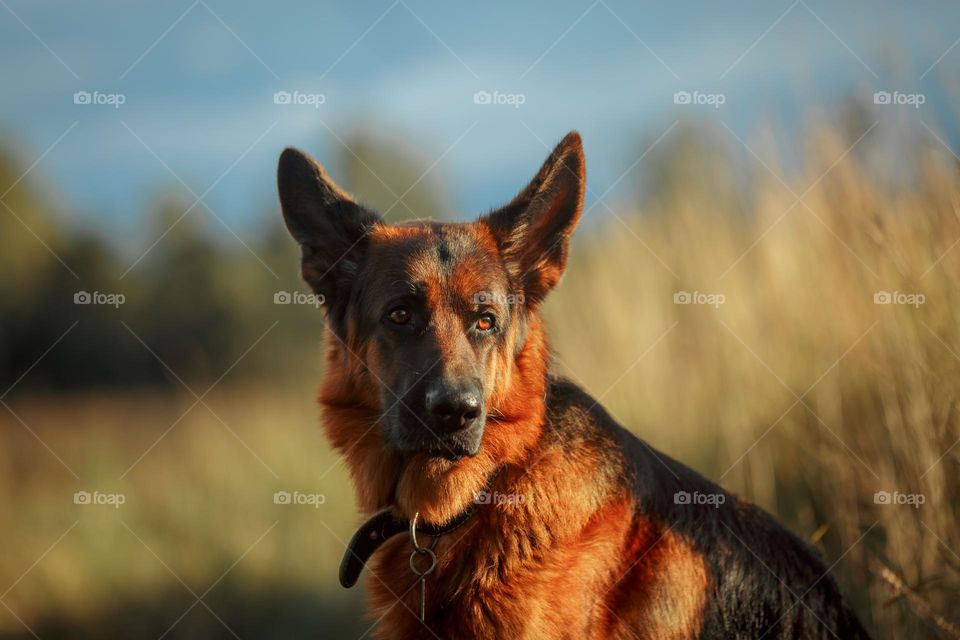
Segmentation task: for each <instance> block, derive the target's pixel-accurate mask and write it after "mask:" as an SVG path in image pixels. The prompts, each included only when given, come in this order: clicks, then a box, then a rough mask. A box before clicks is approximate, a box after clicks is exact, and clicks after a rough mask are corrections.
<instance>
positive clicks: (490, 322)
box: [477, 313, 497, 332]
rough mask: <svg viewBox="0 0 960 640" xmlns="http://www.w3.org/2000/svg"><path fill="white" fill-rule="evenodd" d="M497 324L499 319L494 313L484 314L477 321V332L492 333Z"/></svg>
mask: <svg viewBox="0 0 960 640" xmlns="http://www.w3.org/2000/svg"><path fill="white" fill-rule="evenodd" d="M496 324H497V319H496V318H495V317H493V314H492V313H484V314H482V315H481V316H480V317H479V318H478V319H477V331H483V332H486V331H490V330H491V329H493V327H494V326H495V325H496Z"/></svg>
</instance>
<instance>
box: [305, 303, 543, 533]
mask: <svg viewBox="0 0 960 640" xmlns="http://www.w3.org/2000/svg"><path fill="white" fill-rule="evenodd" d="M514 354H515V355H514ZM547 359H548V347H547V342H546V337H545V333H544V328H543V323H542V321H541V320H540V318H539V317H538V316H536V315H535V314H531V315H530V318H529V326H528V330H527V332H526V336H525V340H524V342H523V344H522V345H520V346H518V348H517V349H516V350H511V351H510V352H509V355H507V356H504V360H503V362H500V363H497V365H496V380H495V384H494V389H493V393H492V394H491V396H490V400H489V403H490V410H489V412H488V418H487V424H486V426H485V429H484V435H483V443H482V446H481V448H480V452H479V453H478V454H477V455H476V456H474V457H472V458H463V459H461V460H459V461H457V462H451V461H448V460H445V459H441V458H437V457H434V456H429V455H427V454H413V455H411V454H404V453H401V452H398V451H395V450H393V449H392V448H390V447H389V446H388V445H387V444H386V441H385V440H384V437H383V434H382V432H381V427H380V424H379V422H378V420H379V418H380V415H381V410H382V409H381V407H380V406H379V401H378V399H377V397H376V393H374V389H375V387H374V385H371V384H370V383H369V380H367V379H366V378H368V377H369V374H368V373H365V371H364V367H363V364H362V354H359V353H358V352H357V351H355V350H348V349H346V348H345V346H344V344H343V343H342V342H341V341H340V339H339V337H337V336H334V335H330V334H329V329H328V337H327V374H326V376H325V378H324V381H323V384H322V386H321V388H320V393H319V402H320V405H321V413H322V417H323V422H324V429H325V431H326V434H327V437H328V439H329V440H330V443H331V445H332V446H333V447H334V449H336V450H337V451H338V452H339V453H340V454H341V455H343V456H344V458H345V461H346V464H347V468H348V470H349V472H350V475H351V478H352V480H353V483H354V487H355V489H356V497H357V502H358V506H359V507H360V509H361V511H363V512H364V513H366V514H372V513H373V512H375V511H378V510H380V509H384V508H388V507H389V508H392V509H394V511H395V512H396V513H397V515H398V516H399V517H401V518H406V519H410V518H412V517H413V514H414V513H417V512H419V513H420V517H421V518H422V519H423V521H424V522H427V523H430V524H433V525H437V526H442V525H444V524H445V523H448V522H450V521H451V520H453V519H454V518H455V517H456V516H457V515H458V514H459V513H461V512H462V511H463V510H464V509H465V508H466V507H467V506H468V505H469V504H470V503H471V502H472V501H473V500H474V496H475V494H476V493H478V492H479V491H480V490H482V489H483V487H484V486H485V484H486V482H487V480H488V478H489V477H490V475H491V474H492V473H493V471H494V470H495V469H496V468H497V467H499V466H502V465H522V464H523V463H524V462H525V461H526V460H527V458H528V457H529V456H530V455H531V451H532V449H533V446H534V445H535V444H536V442H537V440H538V439H539V438H540V435H541V433H542V432H543V421H544V415H545V411H546V407H545V404H544V396H545V393H546V389H547V368H546V362H547Z"/></svg>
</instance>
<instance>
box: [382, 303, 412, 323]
mask: <svg viewBox="0 0 960 640" xmlns="http://www.w3.org/2000/svg"><path fill="white" fill-rule="evenodd" d="M387 318H388V319H389V320H390V322H392V323H393V324H407V323H408V322H410V310H409V309H407V308H406V307H394V308H393V309H391V310H390V313H388V314H387Z"/></svg>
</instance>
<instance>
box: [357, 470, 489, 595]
mask: <svg viewBox="0 0 960 640" xmlns="http://www.w3.org/2000/svg"><path fill="white" fill-rule="evenodd" d="M499 473H500V469H499V468H498V469H497V470H496V471H494V472H493V474H492V475H491V476H490V478H489V480H488V481H487V485H486V487H485V488H484V491H489V490H490V486H491V485H492V484H493V481H494V480H495V479H496V477H497V475H498V474H499ZM475 511H476V505H475V504H474V503H471V504H469V505H467V508H466V509H464V510H463V511H461V512H460V513H459V514H457V516H456V517H455V518H454V519H453V520H451V521H450V522H448V523H447V524H446V525H444V526H442V527H434V526H431V525H428V524H418V525H417V533H418V534H423V535H424V536H425V537H433V538H438V537H440V536H442V535H446V534H448V533H450V532H451V531H453V530H454V529H456V528H457V527H460V526H462V525H463V524H464V523H465V522H466V521H467V520H469V519H470V517H471V516H472V515H473V514H474V512H475ZM409 530H410V521H409V520H406V519H404V520H398V519H397V518H395V517H394V515H393V513H392V512H391V511H390V509H384V510H383V511H379V512H377V513H376V514H375V515H374V516H373V517H372V518H370V519H369V520H367V521H366V522H364V523H363V524H362V525H361V526H360V528H359V529H357V532H356V533H354V534H353V537H352V538H350V543H349V544H348V545H347V552H346V553H345V554H343V560H341V561H340V584H341V585H343V586H344V587H346V588H348V589H349V588H350V587H352V586H353V585H355V584H357V580H358V579H359V578H360V572H362V571H363V568H364V567H365V566H366V564H367V561H368V560H369V559H370V556H372V555H373V554H374V552H375V551H376V550H377V549H379V548H380V547H381V546H382V545H383V543H384V542H386V541H387V540H389V539H390V538H392V537H393V536H395V535H397V534H400V533H404V532H406V531H409Z"/></svg>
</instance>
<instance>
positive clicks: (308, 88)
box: [0, 0, 960, 243]
mask: <svg viewBox="0 0 960 640" xmlns="http://www.w3.org/2000/svg"><path fill="white" fill-rule="evenodd" d="M958 18H960V6H958V5H956V4H951V3H946V2H943V3H940V2H916V3H903V2H848V3H832V2H822V1H813V0H808V1H804V2H752V3H736V2H724V3H722V6H721V3H717V2H711V1H707V2H680V3H662V4H660V3H637V2H626V1H615V0H603V1H602V2H592V1H586V2H566V3H557V2H542V3H540V2H538V3H534V2H524V3H517V2H508V1H500V0H496V1H488V2H484V3H481V4H473V5H469V4H467V5H465V4H462V3H450V2H419V1H417V0H403V1H402V2H399V1H398V2H393V1H388V2H356V3H349V4H348V3H341V4H339V5H336V4H330V3H319V2H291V3H282V4H281V3H268V2H245V3H231V2H226V0H202V1H197V2H195V1H194V0H182V1H177V2H163V3H158V2H126V1H125V2H121V1H119V0H115V1H102V2H84V3H64V2H59V3H54V2H48V1H46V0H3V1H2V3H0V55H2V58H3V60H4V64H3V65H2V68H0V81H2V86H3V87H4V99H3V101H2V103H0V135H2V137H3V138H2V141H3V143H4V144H5V145H7V146H12V147H13V148H14V149H16V150H17V151H18V153H19V154H20V155H21V157H22V160H23V162H24V164H25V166H29V165H30V164H32V163H33V162H34V161H35V160H37V158H38V157H40V156H41V155H42V154H43V153H44V152H45V151H48V150H49V152H48V153H47V154H46V155H45V156H43V158H42V160H41V161H40V162H39V164H37V166H36V168H35V169H34V170H33V171H32V172H31V174H30V176H29V180H31V181H35V182H39V183H40V184H42V185H43V186H44V188H46V189H48V190H49V192H50V193H52V194H55V196H56V198H57V200H58V202H59V203H60V204H61V208H62V212H63V214H64V215H65V216H68V217H70V218H71V219H72V220H73V222H74V224H78V225H82V226H84V227H89V228H92V229H97V230H100V231H101V232H102V233H103V235H105V236H108V237H114V238H115V239H117V240H119V241H121V242H126V241H130V242H134V243H136V242H137V239H136V238H137V234H138V233H145V232H144V231H143V229H141V227H142V222H143V218H144V216H145V215H146V211H145V209H146V205H147V204H148V203H149V202H150V201H151V199H152V198H153V197H154V196H155V195H156V194H158V193H160V192H162V191H164V190H165V189H167V188H170V187H178V188H179V187H180V184H179V182H178V181H179V180H183V182H185V183H186V185H188V186H189V188H190V189H191V190H193V191H194V192H195V193H196V194H197V195H200V194H205V195H204V200H205V202H206V203H207V204H209V205H210V207H212V208H213V209H214V210H215V211H216V212H217V214H218V215H220V216H221V217H222V218H223V219H224V220H225V221H227V222H228V223H230V224H231V225H235V226H236V228H237V229H240V230H241V233H253V232H255V230H256V229H258V228H260V225H262V224H264V223H265V217H266V216H267V215H269V214H270V212H272V211H274V210H275V209H276V205H275V204H274V203H275V193H274V182H273V175H274V167H275V162H276V158H277V155H278V154H279V152H280V150H281V149H282V148H283V147H285V146H288V145H295V146H300V147H302V148H305V149H307V150H309V151H311V152H313V153H314V154H315V155H316V156H317V157H318V158H320V159H321V160H327V161H332V159H333V158H334V157H335V156H336V155H337V154H338V153H339V149H338V147H339V145H340V143H339V142H338V140H337V137H338V136H339V137H344V136H345V135H346V133H347V132H348V131H351V130H353V129H356V128H364V129H368V130H369V131H370V132H372V133H374V134H378V135H386V136H389V137H391V138H394V139H396V140H399V141H404V142H405V143H407V144H408V145H410V146H411V147H412V148H414V149H415V150H416V153H417V154H418V155H419V156H420V157H421V159H422V161H423V162H424V164H425V165H427V166H430V165H433V169H432V170H431V172H430V174H429V175H428V176H427V178H425V179H426V180H429V181H430V183H431V184H438V185H442V186H443V188H444V190H445V192H446V196H447V200H448V201H449V202H450V203H451V206H452V207H453V209H454V211H453V212H452V214H453V215H454V216H458V217H467V216H469V215H470V214H472V213H476V212H480V211H483V210H486V209H487V208H489V207H490V206H493V205H496V204H497V203H499V202H502V201H504V200H506V199H508V198H509V197H510V196H511V195H512V194H513V192H515V191H516V190H517V189H518V188H519V187H520V186H522V184H523V183H524V181H525V180H527V179H528V178H529V177H530V176H531V175H532V174H533V172H534V171H535V170H536V169H537V167H538V166H539V164H540V162H541V161H542V160H543V158H544V156H545V154H546V153H547V148H546V146H547V145H552V144H553V143H554V142H556V141H557V140H559V138H560V137H562V135H563V134H564V133H565V132H566V131H568V130H570V129H574V128H575V129H578V130H580V132H581V133H582V134H583V136H584V140H585V147H586V153H587V158H588V174H589V184H590V188H591V192H592V194H593V195H591V196H590V197H591V198H593V197H596V195H597V194H604V193H605V192H608V191H609V193H608V194H607V195H606V196H604V198H605V200H606V201H607V202H610V203H614V202H617V201H618V200H622V199H624V198H626V197H627V196H629V195H630V194H631V190H632V189H635V184H636V182H635V179H636V175H637V174H638V173H639V172H642V171H643V161H642V160H641V161H640V162H638V163H636V161H637V159H638V157H639V156H640V155H641V154H642V152H643V151H644V149H645V148H647V146H649V145H650V144H651V143H653V142H654V141H657V140H658V139H659V140H660V143H658V144H662V143H663V142H665V141H666V139H667V138H668V137H669V136H670V135H671V132H673V131H675V129H671V127H673V126H675V123H681V124H682V123H685V122H689V121H694V120H710V121H714V122H717V123H719V122H721V121H722V123H724V124H726V125H728V126H729V127H730V128H731V129H732V130H733V131H734V132H736V133H737V134H738V135H740V136H742V137H743V138H744V139H749V137H750V134H751V132H753V131H755V130H756V127H757V123H758V122H759V121H760V120H761V119H763V118H772V119H774V120H775V121H779V122H781V123H785V124H788V125H793V124H795V123H796V121H797V119H798V118H799V116H800V115H801V114H806V113H808V112H810V111H811V110H816V109H820V110H825V111H826V112H827V114H828V115H829V111H830V108H831V107H833V106H835V105H836V104H837V103H838V101H839V100H841V99H842V98H843V97H844V96H847V95H850V94H851V93H852V92H856V91H859V92H868V93H869V92H872V91H875V90H878V89H887V90H901V91H910V90H916V88H917V87H920V88H921V89H924V90H926V91H930V92H933V93H937V92H939V91H941V89H939V88H936V85H937V84H938V83H939V82H940V81H942V79H943V77H946V76H949V75H951V74H952V75H953V76H954V77H956V73H955V72H956V70H957V67H958V65H960V46H956V47H955V48H952V49H951V46H952V45H954V44H955V43H956V41H957V40H958V38H960V19H958ZM78 91H88V92H91V93H93V92H99V93H101V94H114V93H116V94H122V95H123V99H124V103H123V104H122V105H121V106H120V107H119V108H114V107H113V106H111V105H109V104H102V105H93V104H86V105H84V104H80V105H78V104H74V100H73V96H74V94H75V92H78ZM277 91H290V92H293V91H299V92H301V93H304V94H322V95H323V104H320V105H319V106H316V107H314V106H311V105H282V104H281V105H278V104H274V93H275V92H277ZM478 91H489V92H498V93H499V94H514V95H520V96H522V98H521V100H522V102H523V104H522V105H520V106H519V107H517V108H515V107H514V106H512V105H510V104H499V105H497V104H491V105H484V104H475V102H474V94H475V93H476V92H478ZM677 91H690V92H694V91H698V92H700V93H701V94H722V95H723V96H724V100H725V101H724V104H723V105H721V106H720V108H717V109H715V108H713V107H712V106H710V105H677V104H675V103H674V94H675V93H676V92H677ZM937 102H938V101H936V100H931V101H930V102H929V103H928V104H927V105H924V107H923V108H924V109H933V108H934V104H935V103H937ZM904 108H905V109H909V108H910V107H904ZM930 118H931V121H934V120H936V118H935V117H934V116H933V115H931V116H930ZM665 133H666V135H664V134H665ZM731 137H732V136H731ZM51 147H52V148H51ZM434 163H435V164H434ZM634 163H636V164H634ZM631 166H633V169H632V170H631V171H629V172H627V173H626V175H624V172H625V171H626V170H627V169H628V168H630V167H631ZM621 176H623V179H621ZM205 192H206V193H205ZM588 204H589V198H588Z"/></svg>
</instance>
